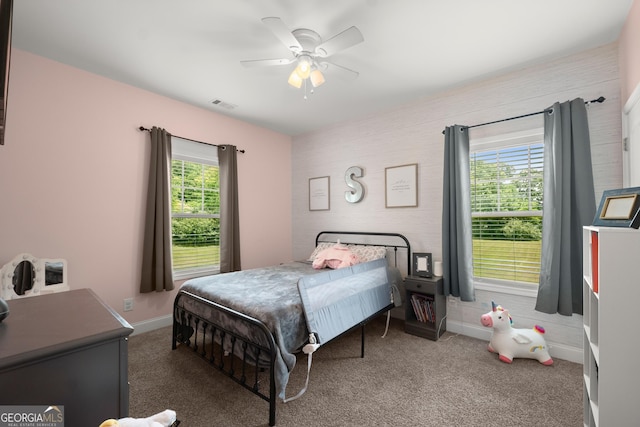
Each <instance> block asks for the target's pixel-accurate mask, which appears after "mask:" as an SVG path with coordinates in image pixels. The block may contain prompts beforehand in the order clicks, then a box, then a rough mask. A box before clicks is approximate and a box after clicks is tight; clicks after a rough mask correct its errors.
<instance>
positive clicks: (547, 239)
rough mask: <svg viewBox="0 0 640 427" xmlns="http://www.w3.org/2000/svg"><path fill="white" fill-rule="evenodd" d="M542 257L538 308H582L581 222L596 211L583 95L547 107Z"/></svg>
mask: <svg viewBox="0 0 640 427" xmlns="http://www.w3.org/2000/svg"><path fill="white" fill-rule="evenodd" d="M544 115H545V117H544V184H543V185H544V196H543V217H542V260H541V266H540V286H539V287H538V299H537V301H536V310H537V311H541V312H544V313H560V314H563V315H566V316H571V315H572V313H577V314H582V227H583V226H584V225H589V224H591V223H592V221H593V216H594V214H595V211H596V202H595V191H594V188H593V171H592V168H591V145H590V141H589V124H588V122H587V109H586V107H585V104H584V100H582V99H581V98H577V99H574V100H573V101H567V102H563V103H562V104H560V103H557V102H556V103H555V104H554V105H553V107H551V108H550V109H548V110H547V111H546V112H545V113H544Z"/></svg>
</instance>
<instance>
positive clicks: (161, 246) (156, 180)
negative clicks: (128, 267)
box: [140, 126, 173, 293]
mask: <svg viewBox="0 0 640 427" xmlns="http://www.w3.org/2000/svg"><path fill="white" fill-rule="evenodd" d="M150 157H151V159H150V164H149V188H148V191H147V212H146V217H145V228H144V242H143V244H144V246H143V248H142V277H141V278H140V292H141V293H145V292H152V291H157V292H160V291H170V290H172V289H173V272H172V267H171V187H170V183H171V134H170V133H168V132H167V131H165V130H164V129H160V128H157V127H155V126H154V127H153V128H152V129H151V156H150Z"/></svg>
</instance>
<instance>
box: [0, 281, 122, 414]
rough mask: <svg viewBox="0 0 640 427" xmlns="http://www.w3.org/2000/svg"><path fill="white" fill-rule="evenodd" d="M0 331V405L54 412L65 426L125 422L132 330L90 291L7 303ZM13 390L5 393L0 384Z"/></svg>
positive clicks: (70, 292) (75, 291) (6, 390)
mask: <svg viewBox="0 0 640 427" xmlns="http://www.w3.org/2000/svg"><path fill="white" fill-rule="evenodd" d="M8 304H9V307H10V308H11V316H9V317H7V318H6V319H5V320H4V321H3V322H2V323H1V324H0V384H2V385H3V386H2V387H0V402H2V404H3V405H43V404H45V405H58V406H63V407H64V416H65V421H66V423H65V424H66V425H68V426H98V425H100V423H101V422H102V421H103V420H105V419H107V418H110V417H114V416H116V417H118V418H123V417H127V416H128V415H129V384H128V347H127V339H128V336H129V335H130V334H131V333H132V332H133V328H132V327H131V326H130V325H129V324H128V323H127V322H126V321H125V320H124V319H122V318H121V317H120V316H119V315H118V314H117V313H116V312H115V311H114V310H112V309H111V308H109V307H108V306H107V305H106V304H105V303H104V302H102V300H100V299H99V298H98V296H97V295H96V294H95V293H94V292H93V291H91V290H90V289H76V290H71V291H68V292H59V293H52V294H46V295H40V296H38V297H37V298H21V299H14V300H10V301H8ZM9 384H10V385H11V386H5V385H9Z"/></svg>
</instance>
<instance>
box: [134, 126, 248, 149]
mask: <svg viewBox="0 0 640 427" xmlns="http://www.w3.org/2000/svg"><path fill="white" fill-rule="evenodd" d="M138 130H140V131H147V132H151V129H147V128H146V127H144V126H140V127H139V128H138ZM172 136H175V137H176V138H180V139H185V140H187V141H191V142H196V143H198V144H205V145H213V146H214V147H217V146H218V144H209V143H208V142H202V141H196V140H195V139H190V138H185V137H184V136H178V135H172ZM236 151H237V152H239V153H244V150H238V149H237V148H236Z"/></svg>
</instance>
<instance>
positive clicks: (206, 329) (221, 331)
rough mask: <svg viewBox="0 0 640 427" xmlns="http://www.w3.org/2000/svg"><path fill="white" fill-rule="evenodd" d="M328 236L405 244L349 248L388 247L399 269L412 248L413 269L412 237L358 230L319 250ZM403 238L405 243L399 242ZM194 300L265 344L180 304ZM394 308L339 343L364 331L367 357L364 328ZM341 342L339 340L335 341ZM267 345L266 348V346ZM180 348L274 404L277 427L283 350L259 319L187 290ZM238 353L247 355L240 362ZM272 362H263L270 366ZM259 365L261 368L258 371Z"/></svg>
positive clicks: (176, 324)
mask: <svg viewBox="0 0 640 427" xmlns="http://www.w3.org/2000/svg"><path fill="white" fill-rule="evenodd" d="M328 235H340V236H343V235H345V236H346V235H358V236H378V237H383V236H384V237H387V238H390V239H396V240H397V241H401V242H402V243H397V244H393V243H389V244H383V243H368V242H359V243H349V242H341V243H344V244H356V245H368V246H382V247H386V248H390V249H393V250H394V265H395V266H397V263H398V258H397V252H398V249H406V251H407V268H408V269H407V274H408V272H409V271H410V270H409V269H410V266H411V260H410V257H411V246H410V244H409V241H408V240H407V238H406V237H404V236H403V235H401V234H397V233H378V232H357V231H321V232H320V233H318V235H317V236H316V246H317V245H318V243H319V242H320V241H323V242H326V241H331V240H324V239H325V238H327V236H328ZM398 239H399V240H398ZM187 298H189V299H191V300H193V301H197V302H198V303H199V304H203V305H206V306H208V307H209V309H210V310H214V311H217V312H220V313H223V315H225V316H229V317H231V318H233V319H234V320H235V321H240V322H244V323H246V324H247V326H248V327H251V328H254V331H260V332H259V333H258V336H259V337H261V338H263V339H255V340H254V341H251V340H249V339H247V337H245V336H243V335H240V334H238V333H237V332H235V331H231V330H228V329H226V328H224V327H221V326H220V325H216V324H214V323H212V322H211V321H210V320H209V319H206V318H204V317H202V316H200V315H197V314H195V313H193V312H191V311H189V310H187V309H185V308H184V307H182V306H181V305H180V301H182V300H183V299H187ZM393 307H394V305H393V304H389V305H388V306H387V307H385V308H383V309H382V310H380V311H378V312H377V313H375V314H373V315H372V316H369V317H368V318H366V319H364V320H363V321H361V322H360V323H359V324H357V325H355V326H354V327H352V328H350V329H349V330H347V331H345V332H343V333H342V334H340V335H339V336H337V337H336V338H339V337H340V336H342V335H344V334H347V333H349V332H351V331H353V330H354V329H356V328H358V327H360V328H361V347H360V357H362V358H363V357H364V337H365V333H364V326H365V324H366V323H368V322H369V321H370V320H371V319H373V318H375V317H377V316H379V315H380V314H382V313H385V312H387V311H389V310H390V309H392V308H393ZM334 339H335V338H334ZM261 342H262V343H261ZM265 343H266V344H265ZM178 345H181V346H182V345H184V346H186V347H189V348H191V349H192V350H193V352H194V353H196V354H198V355H199V356H200V357H201V358H202V359H205V360H206V361H208V362H209V364H210V365H211V366H213V367H214V368H216V369H217V370H219V371H220V372H222V373H224V374H225V375H227V376H228V377H229V378H231V379H232V380H234V381H235V382H236V383H238V384H240V385H241V386H242V387H244V388H246V389H247V390H249V391H251V392H252V393H254V394H255V395H257V396H258V397H260V398H262V399H263V400H265V401H267V402H269V425H270V426H274V425H275V423H276V400H277V395H276V384H275V374H274V372H275V370H274V368H275V362H276V354H277V346H276V342H275V339H274V337H273V334H272V333H271V331H270V330H269V329H268V328H267V326H266V325H265V324H264V323H263V322H261V321H260V320H258V319H255V318H253V317H251V316H247V315H246V314H243V313H240V312H238V311H236V310H232V309H230V308H228V307H225V306H223V305H221V304H218V303H216V302H214V301H210V300H208V299H205V298H202V297H200V296H198V295H195V294H193V293H190V292H187V291H182V290H181V291H179V292H178V294H177V295H176V298H175V300H174V303H173V333H172V343H171V348H172V349H173V350H175V349H176V348H177V347H178ZM238 354H242V357H240V356H239V355H238ZM266 360H268V363H266V364H265V363H260V361H266ZM256 365H257V366H256ZM266 377H268V382H269V385H268V390H265V389H264V387H261V386H262V384H261V382H263V379H264V378H266Z"/></svg>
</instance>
